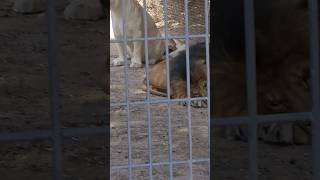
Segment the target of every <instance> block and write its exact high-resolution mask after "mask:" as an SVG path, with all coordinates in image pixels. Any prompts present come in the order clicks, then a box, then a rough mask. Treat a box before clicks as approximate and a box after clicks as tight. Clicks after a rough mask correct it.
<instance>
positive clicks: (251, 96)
mask: <svg viewBox="0 0 320 180" xmlns="http://www.w3.org/2000/svg"><path fill="white" fill-rule="evenodd" d="M318 7H319V5H318V1H317V0H308V8H309V15H308V16H309V18H308V19H309V44H310V77H311V81H310V86H311V88H310V90H311V92H310V93H311V97H312V111H311V112H302V113H283V114H270V115H258V114H257V94H256V54H255V52H256V47H255V20H254V19H255V16H254V0H244V23H245V46H246V47H245V54H246V82H247V92H246V93H247V105H248V116H246V117H232V118H215V119H213V118H211V120H210V121H211V124H210V129H211V130H212V129H213V128H214V126H226V125H231V124H233V125H240V124H246V125H248V128H249V133H248V143H249V151H248V152H249V154H248V157H249V158H248V159H249V176H248V179H250V180H257V179H258V168H257V167H258V163H257V126H258V125H259V124H261V123H270V122H295V121H300V120H303V121H305V120H309V121H311V122H312V172H313V180H318V179H320V154H319V152H320V69H319V24H318V23H319V19H318V17H319V16H318ZM210 53H211V57H213V55H212V52H210ZM212 61H214V59H212V60H211V62H212ZM212 64H213V63H211V65H212ZM211 69H213V68H211ZM211 73H212V74H213V72H212V71H211ZM211 112H213V111H212V110H211ZM211 137H213V133H211ZM210 145H211V149H213V143H211V144H210ZM210 158H211V159H210V162H211V164H213V161H214V159H213V154H212V153H211V154H210ZM213 173H214V172H213V171H211V172H210V176H211V177H213Z"/></svg>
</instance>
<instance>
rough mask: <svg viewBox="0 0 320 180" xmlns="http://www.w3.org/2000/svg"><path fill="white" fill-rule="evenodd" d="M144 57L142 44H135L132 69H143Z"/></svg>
mask: <svg viewBox="0 0 320 180" xmlns="http://www.w3.org/2000/svg"><path fill="white" fill-rule="evenodd" d="M143 56H144V46H143V43H142V42H134V43H133V56H132V58H131V64H130V67H143V65H142V58H143Z"/></svg>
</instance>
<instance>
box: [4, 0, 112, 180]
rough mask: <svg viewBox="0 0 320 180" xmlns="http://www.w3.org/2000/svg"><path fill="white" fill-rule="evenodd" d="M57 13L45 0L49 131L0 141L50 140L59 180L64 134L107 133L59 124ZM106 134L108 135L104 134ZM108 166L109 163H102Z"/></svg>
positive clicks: (7, 136)
mask: <svg viewBox="0 0 320 180" xmlns="http://www.w3.org/2000/svg"><path fill="white" fill-rule="evenodd" d="M56 18H57V15H56V1H55V0H47V27H48V68H49V69H48V72H49V74H48V75H49V82H48V85H49V98H50V118H51V120H52V128H51V130H50V129H49V130H34V131H24V132H14V133H0V141H31V140H51V141H52V145H53V148H52V167H53V173H52V174H53V179H54V180H62V179H63V174H62V141H63V138H66V137H81V136H86V137H88V136H97V135H104V136H107V135H108V134H109V129H108V126H103V127H95V128H89V127H87V128H64V129H62V127H61V122H60V116H59V114H60V112H59V94H58V93H59V69H58V61H57V23H56V21H57V19H56ZM107 137H108V136H107ZM106 166H107V167H108V166H109V165H108V164H106Z"/></svg>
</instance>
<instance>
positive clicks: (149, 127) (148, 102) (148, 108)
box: [143, 0, 153, 180]
mask: <svg viewBox="0 0 320 180" xmlns="http://www.w3.org/2000/svg"><path fill="white" fill-rule="evenodd" d="M143 7H144V8H143V9H144V11H143V22H144V23H143V24H144V56H145V73H146V80H147V118H148V151H149V177H150V178H149V179H151V180H153V174H152V124H151V113H150V82H149V56H148V53H149V50H148V24H147V3H146V0H143Z"/></svg>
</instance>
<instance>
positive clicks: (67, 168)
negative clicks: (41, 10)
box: [0, 1, 311, 180]
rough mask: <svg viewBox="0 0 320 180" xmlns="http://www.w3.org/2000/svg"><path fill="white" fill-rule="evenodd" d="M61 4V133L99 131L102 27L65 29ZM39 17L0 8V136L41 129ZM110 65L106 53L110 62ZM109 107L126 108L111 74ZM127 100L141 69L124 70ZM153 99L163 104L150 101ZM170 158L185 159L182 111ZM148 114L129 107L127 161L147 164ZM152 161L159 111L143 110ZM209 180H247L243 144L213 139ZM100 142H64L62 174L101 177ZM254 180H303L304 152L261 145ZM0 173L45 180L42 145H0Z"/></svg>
mask: <svg viewBox="0 0 320 180" xmlns="http://www.w3.org/2000/svg"><path fill="white" fill-rule="evenodd" d="M64 5H65V4H64V3H59V8H58V23H59V28H58V31H59V34H58V41H59V54H58V58H59V67H60V98H61V99H60V107H61V120H62V125H63V127H64V128H67V127H97V126H103V125H104V124H105V121H106V119H107V118H106V117H107V96H106V95H105V94H104V93H103V91H102V83H101V82H102V78H103V77H104V73H105V59H106V54H107V52H106V51H105V50H106V44H105V42H106V41H105V38H104V37H103V34H105V35H106V32H107V25H106V20H100V21H95V22H88V21H65V20H64V19H63V16H62V8H63V7H64ZM44 18H45V16H44V14H33V15H32V14H31V15H20V14H16V13H14V12H12V11H11V10H10V3H8V1H1V2H0V23H1V26H0V40H1V41H0V120H1V126H0V132H1V133H2V132H19V131H24V130H35V129H49V128H50V127H51V122H50V119H49V112H48V109H49V107H48V104H49V102H48V78H47V76H48V71H47V66H48V65H47V31H46V28H45V27H46V23H45V19H44ZM115 57H116V50H115V49H114V47H112V46H111V54H110V58H111V59H112V58H115ZM110 71H111V76H110V79H111V82H110V91H111V95H110V98H111V102H124V100H125V95H124V92H125V91H124V90H125V88H124V77H125V76H124V73H123V72H124V69H123V67H112V68H111V70H110ZM128 73H129V76H128V77H129V78H128V79H129V83H128V84H129V97H128V98H129V99H130V100H134V101H141V100H142V101H143V100H145V93H144V92H143V91H141V84H142V78H143V69H136V70H133V69H130V70H129V72H128ZM151 98H152V99H159V98H162V97H157V96H151ZM171 108H172V109H171V122H172V150H173V159H174V160H187V159H188V152H189V151H188V128H187V127H188V121H187V107H185V106H182V105H179V104H173V105H172V106H171ZM191 111H192V113H191V116H192V123H191V124H192V142H193V149H192V152H193V153H192V156H193V159H205V158H208V120H207V111H206V109H205V108H191ZM147 115H148V114H147V106H146V105H133V106H130V125H131V143H132V163H136V164H142V163H147V162H148V160H149V157H148V153H147V152H148V151H147V150H148V129H147V127H148V124H147ZM110 116H111V122H110V124H111V139H110V140H111V144H110V145H111V149H110V151H111V165H112V166H116V165H126V164H127V160H128V136H127V124H126V110H125V108H124V107H113V108H111V113H110ZM150 116H151V127H152V131H151V132H152V160H153V162H165V161H167V159H168V145H167V144H168V141H169V140H168V135H167V116H168V111H167V105H166V104H152V105H150ZM212 142H213V143H214V147H215V149H214V152H215V157H214V159H215V161H214V162H215V163H214V164H213V166H214V170H215V179H217V180H220V179H221V180H224V179H234V180H241V179H246V177H247V143H245V142H241V141H233V140H226V139H221V138H215V139H213V140H212ZM107 148H108V145H107V144H106V141H105V137H82V138H76V137H73V138H65V139H64V142H63V173H64V177H65V179H67V180H80V179H82V180H102V179H106V166H105V164H106V154H107ZM258 148H259V170H260V179H265V180H270V179H272V180H287V179H295V180H304V179H310V178H311V173H310V170H311V168H310V167H311V166H310V164H311V156H310V149H311V148H310V146H279V145H270V144H264V143H260V144H259V147H258ZM0 154H1V157H0V175H1V179H3V180H21V179H32V180H44V179H52V164H51V163H52V157H51V155H52V144H51V142H50V141H31V142H1V146H0ZM187 170H188V167H187V166H186V165H183V164H182V165H181V164H179V165H174V166H173V175H174V177H175V179H181V180H184V179H186V177H187ZM193 170H194V171H193V174H194V179H197V180H198V179H200V180H201V179H209V177H208V173H209V171H208V163H195V164H193ZM153 174H154V179H167V177H168V176H167V174H168V166H167V165H161V166H155V167H154V168H153ZM127 175H128V171H127V169H124V170H114V171H112V176H111V177H112V179H117V180H118V179H119V180H122V179H127V177H128V176H127ZM133 176H134V178H133V179H137V180H143V179H148V171H147V168H134V169H133Z"/></svg>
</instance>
